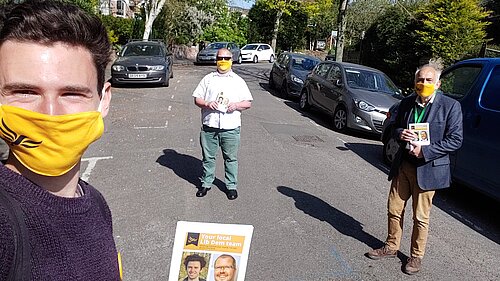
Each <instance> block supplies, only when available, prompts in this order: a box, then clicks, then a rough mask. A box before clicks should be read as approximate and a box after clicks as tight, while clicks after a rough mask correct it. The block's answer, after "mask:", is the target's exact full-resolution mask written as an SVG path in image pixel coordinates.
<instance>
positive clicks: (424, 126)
mask: <svg viewBox="0 0 500 281" xmlns="http://www.w3.org/2000/svg"><path fill="white" fill-rule="evenodd" d="M408 127H409V129H410V130H412V131H413V132H414V133H415V134H417V138H416V139H414V140H413V142H414V143H415V144H419V145H429V144H431V134H430V132H429V123H410V124H409V126H408Z"/></svg>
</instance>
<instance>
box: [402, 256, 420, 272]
mask: <svg viewBox="0 0 500 281" xmlns="http://www.w3.org/2000/svg"><path fill="white" fill-rule="evenodd" d="M421 267H422V259H421V258H417V257H411V258H408V261H407V263H406V265H405V273H406V274H409V275H413V274H415V273H418V272H419V271H420V268H421Z"/></svg>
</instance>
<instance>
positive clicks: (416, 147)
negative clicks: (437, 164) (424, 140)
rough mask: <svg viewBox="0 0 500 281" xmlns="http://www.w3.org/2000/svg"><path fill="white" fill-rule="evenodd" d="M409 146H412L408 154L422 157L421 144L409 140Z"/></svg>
mask: <svg viewBox="0 0 500 281" xmlns="http://www.w3.org/2000/svg"><path fill="white" fill-rule="evenodd" d="M410 146H411V147H413V149H412V150H410V155H413V156H415V157H417V158H423V157H424V155H423V154H422V146H421V145H420V144H416V143H415V142H413V141H411V142H410Z"/></svg>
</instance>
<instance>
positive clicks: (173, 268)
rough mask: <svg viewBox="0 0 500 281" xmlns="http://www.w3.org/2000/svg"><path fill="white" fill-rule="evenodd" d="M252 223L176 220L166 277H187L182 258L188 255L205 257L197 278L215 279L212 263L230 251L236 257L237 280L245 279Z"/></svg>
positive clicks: (175, 279)
mask: <svg viewBox="0 0 500 281" xmlns="http://www.w3.org/2000/svg"><path fill="white" fill-rule="evenodd" d="M252 234H253V226H252V225H237V224H218V223H201V222H187V221H179V222H177V228H176V232H175V240H174V247H173V250H172V260H171V263H170V274H169V278H168V280H169V281H179V280H182V279H183V278H185V277H186V273H185V266H184V263H183V262H184V259H185V257H186V256H189V255H193V254H196V255H199V256H202V257H203V258H205V260H206V266H205V267H204V268H203V269H202V271H201V272H200V276H199V277H200V278H203V279H206V280H207V281H214V280H215V279H214V273H215V268H214V263H215V260H216V259H217V258H218V257H219V256H220V255H221V254H227V255H231V256H232V257H233V258H234V259H235V261H236V272H235V274H236V278H235V279H234V280H236V281H244V280H245V274H246V268H247V263H248V253H249V252H250V242H251V240H252Z"/></svg>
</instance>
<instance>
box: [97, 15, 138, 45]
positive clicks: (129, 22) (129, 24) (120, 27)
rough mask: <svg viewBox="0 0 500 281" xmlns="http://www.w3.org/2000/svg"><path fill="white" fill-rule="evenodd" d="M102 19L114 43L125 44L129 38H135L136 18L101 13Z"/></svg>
mask: <svg viewBox="0 0 500 281" xmlns="http://www.w3.org/2000/svg"><path fill="white" fill-rule="evenodd" d="M101 21H102V23H103V24H104V25H105V26H106V28H107V29H108V33H109V37H110V39H111V43H112V44H113V45H123V44H125V43H127V41H128V40H129V39H131V38H134V34H133V30H134V19H126V18H118V17H113V16H104V15H101Z"/></svg>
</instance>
